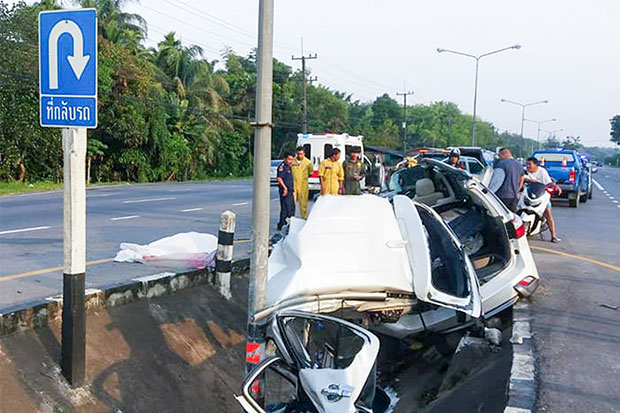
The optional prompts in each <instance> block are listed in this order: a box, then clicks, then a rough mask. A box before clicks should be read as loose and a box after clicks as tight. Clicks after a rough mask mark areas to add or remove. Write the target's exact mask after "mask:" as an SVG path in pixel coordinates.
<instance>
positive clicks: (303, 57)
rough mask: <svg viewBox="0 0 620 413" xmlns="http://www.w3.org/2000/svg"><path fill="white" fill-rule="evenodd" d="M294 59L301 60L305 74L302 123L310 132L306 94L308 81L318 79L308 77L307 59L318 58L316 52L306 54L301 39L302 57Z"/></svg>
mask: <svg viewBox="0 0 620 413" xmlns="http://www.w3.org/2000/svg"><path fill="white" fill-rule="evenodd" d="M291 58H292V59H293V60H301V72H302V74H303V77H304V80H303V94H304V99H303V103H302V105H303V117H304V118H303V121H302V123H303V125H302V128H303V129H302V132H303V133H308V101H307V95H306V83H307V82H308V81H309V82H313V81H315V80H316V76H315V77H314V78H310V79H308V78H307V77H306V59H316V58H317V56H316V53H315V54H314V55H313V54H309V55H308V56H305V55H304V41H303V39H302V40H301V57H295V56H292V57H291Z"/></svg>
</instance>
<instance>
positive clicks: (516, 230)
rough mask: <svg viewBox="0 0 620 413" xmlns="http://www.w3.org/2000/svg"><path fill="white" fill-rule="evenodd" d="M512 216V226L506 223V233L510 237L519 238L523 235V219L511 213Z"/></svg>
mask: <svg viewBox="0 0 620 413" xmlns="http://www.w3.org/2000/svg"><path fill="white" fill-rule="evenodd" d="M512 216H513V218H512V221H510V223H511V224H512V228H510V225H508V235H509V236H510V238H516V239H519V238H521V237H522V236H524V235H525V225H523V220H522V219H521V218H520V217H519V216H518V215H516V214H513V215H512Z"/></svg>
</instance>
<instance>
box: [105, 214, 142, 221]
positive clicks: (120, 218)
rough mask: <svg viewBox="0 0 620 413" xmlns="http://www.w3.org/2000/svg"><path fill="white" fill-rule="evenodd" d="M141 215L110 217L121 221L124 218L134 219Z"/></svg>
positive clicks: (111, 219)
mask: <svg viewBox="0 0 620 413" xmlns="http://www.w3.org/2000/svg"><path fill="white" fill-rule="evenodd" d="M139 217H140V215H127V216H125V217H115V218H110V221H121V220H123V219H134V218H139Z"/></svg>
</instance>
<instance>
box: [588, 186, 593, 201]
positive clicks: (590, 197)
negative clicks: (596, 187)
mask: <svg viewBox="0 0 620 413" xmlns="http://www.w3.org/2000/svg"><path fill="white" fill-rule="evenodd" d="M592 192H594V191H593V190H592V188H590V193H589V194H588V199H592Z"/></svg>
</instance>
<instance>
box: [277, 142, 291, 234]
mask: <svg viewBox="0 0 620 413" xmlns="http://www.w3.org/2000/svg"><path fill="white" fill-rule="evenodd" d="M292 164H293V154H291V153H287V154H286V155H285V156H284V160H283V161H282V163H281V164H280V166H278V178H277V180H278V186H279V190H280V221H278V231H279V230H281V229H282V227H283V226H284V225H286V219H287V218H290V217H292V216H294V215H295V201H294V200H293V193H294V192H295V186H294V183H293V171H292V170H291V165H292Z"/></svg>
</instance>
